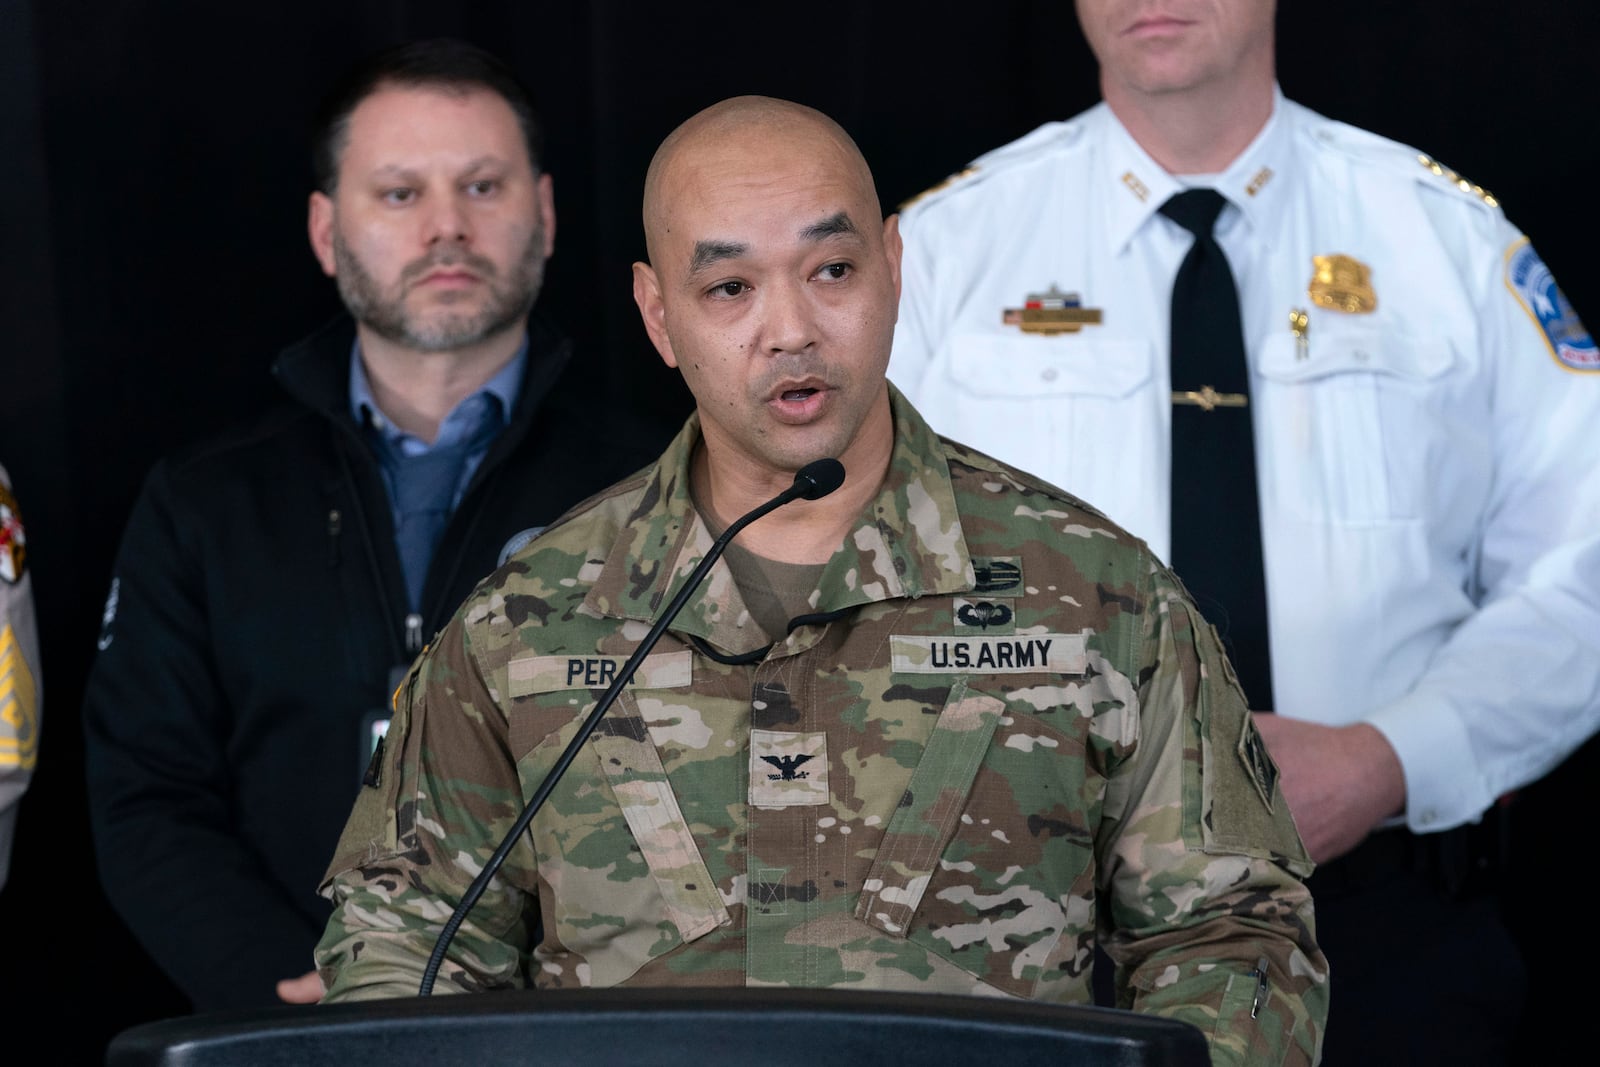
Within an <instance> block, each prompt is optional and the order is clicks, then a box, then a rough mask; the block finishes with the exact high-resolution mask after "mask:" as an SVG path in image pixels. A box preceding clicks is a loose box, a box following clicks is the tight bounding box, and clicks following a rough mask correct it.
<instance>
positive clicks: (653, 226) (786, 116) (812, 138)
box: [644, 96, 879, 267]
mask: <svg viewBox="0 0 1600 1067" xmlns="http://www.w3.org/2000/svg"><path fill="white" fill-rule="evenodd" d="M797 161H805V162H813V163H821V164H822V165H824V166H827V167H829V168H832V169H834V170H835V172H836V175H837V177H838V178H839V179H840V180H842V181H844V182H847V183H849V184H851V185H853V186H854V187H855V189H856V191H857V192H858V194H859V196H860V198H861V200H862V202H863V203H868V204H870V205H871V206H872V212H873V218H872V219H871V220H870V221H871V223H872V224H873V225H876V224H877V222H878V221H879V219H878V207H877V203H878V192H877V187H876V186H875V185H874V184H873V181H872V171H871V170H870V169H869V168H868V167H867V161H866V160H865V159H864V158H862V155H861V150H860V149H859V148H857V147H856V143H855V141H853V140H851V138H850V135H849V134H848V133H846V132H844V129H843V128H842V127H841V126H840V125H839V124H838V123H837V122H834V121H833V120H832V119H830V118H829V117H828V116H826V115H824V114H823V113H822V112H820V111H817V110H816V109H815V108H809V107H805V106H804V105H801V104H796V103H793V102H791V101H788V100H777V99H774V98H773V97H770V96H736V97H733V98H732V99H729V100H724V101H722V102H721V103H719V104H713V105H711V106H710V107H708V108H706V109H705V110H704V111H701V112H699V113H698V114H696V115H694V116H692V117H690V118H689V119H688V121H686V122H684V123H683V124H682V125H681V126H679V127H678V128H677V129H675V130H673V131H672V132H671V133H670V134H668V135H667V139H666V140H664V141H662V142H661V147H660V148H658V149H656V154H655V156H654V157H653V158H652V159H651V160H650V169H649V170H648V171H647V172H646V173H645V179H644V236H645V245H646V248H647V249H648V251H649V256H650V261H651V262H652V263H654V264H656V265H657V266H658V267H659V266H660V265H661V263H660V251H661V246H662V238H663V236H664V235H665V233H666V232H667V231H668V230H670V229H671V227H672V226H673V223H674V219H673V217H672V216H673V215H674V211H673V208H674V205H675V203H677V202H678V200H679V198H681V197H683V196H685V195H690V196H693V195H697V194H703V193H704V191H705V189H706V188H707V187H708V185H709V186H710V187H715V186H716V185H718V184H720V183H724V182H727V181H730V180H735V181H736V180H739V177H740V175H741V174H742V175H745V176H749V175H751V173H752V172H757V173H765V174H769V175H776V174H778V173H780V172H781V171H782V170H783V169H784V168H785V167H786V166H788V165H791V164H793V163H795V162H797ZM854 221H855V224H856V225H861V224H864V223H866V222H868V221H869V220H867V219H860V220H854Z"/></svg>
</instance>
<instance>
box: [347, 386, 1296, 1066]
mask: <svg viewBox="0 0 1600 1067" xmlns="http://www.w3.org/2000/svg"><path fill="white" fill-rule="evenodd" d="M894 416H895V422H896V445H895V452H894V455H893V458H892V460H891V465H890V470H889V474H888V477H887V480H886V481H885V483H884V485H883V487H882V490H881V492H880V493H879V495H878V497H877V498H876V500H875V501H874V502H873V503H872V504H871V505H870V506H869V508H868V509H867V511H866V512H864V514H863V515H862V518H861V522H860V525H859V526H857V527H856V529H855V531H854V532H853V533H852V534H851V536H850V537H849V538H848V539H847V541H846V543H845V544H843V545H842V546H841V547H840V548H839V550H838V551H837V553H836V554H835V555H834V557H833V559H832V560H831V562H829V563H828V565H827V566H826V568H825V569H824V571H823V574H822V577H821V579H820V581H819V583H818V589H817V590H816V591H815V592H814V593H813V600H812V606H813V608H814V613H813V614H810V615H807V616H804V617H802V618H799V619H796V620H794V621H793V622H792V623H791V627H792V628H791V631H790V633H789V634H788V636H787V637H786V638H785V639H784V640H782V641H780V642H778V643H776V644H774V645H772V646H771V647H770V648H767V647H763V646H765V645H766V643H767V638H766V637H765V636H764V635H763V634H762V633H761V631H760V629H759V628H758V627H756V626H755V625H754V624H752V623H751V622H750V618H749V615H748V613H747V612H746V611H745V609H744V607H743V605H742V603H741V600H740V596H739V591H738V589H737V588H736V586H735V584H734V582H733V579H732V576H731V574H730V572H729V571H728V569H727V567H726V565H725V564H724V563H722V562H719V563H718V564H717V565H716V567H715V568H713V570H712V571H711V574H710V576H709V578H708V580H707V582H706V586H705V589H704V590H703V592H702V593H701V594H700V595H699V596H698V597H697V598H694V599H691V600H690V602H689V605H688V606H687V607H686V608H685V609H684V611H683V613H682V614H681V615H680V616H679V617H678V619H677V621H676V622H675V623H674V624H673V626H672V627H671V628H670V629H669V630H668V631H667V633H666V634H665V636H664V637H663V638H662V640H661V642H660V644H658V645H657V646H656V649H655V651H654V652H652V653H651V654H650V656H649V657H648V658H646V660H645V661H644V664H643V666H642V667H641V669H640V670H639V672H638V674H637V675H636V677H635V680H634V683H633V684H632V685H631V686H630V687H629V688H628V689H627V690H625V691H624V694H623V696H622V698H621V699H620V700H619V701H618V702H617V704H616V705H615V706H614V707H613V709H612V710H611V712H610V713H609V714H608V715H607V717H606V719H605V720H603V721H602V723H601V725H600V728H599V729H598V730H597V731H596V733H595V735H594V736H593V737H592V738H591V740H590V742H589V743H588V745H587V746H586V751H583V752H580V753H579V755H578V758H577V761H576V762H575V763H574V764H573V766H572V767H571V769H570V770H569V772H568V773H567V775H566V776H565V778H564V779H563V780H562V781H561V783H560V784H559V786H558V787H557V788H556V789H555V791H554V793H553V794H552V796H551V798H550V801H549V803H548V804H547V805H546V806H545V808H544V810H543V811H542V812H541V813H540V814H539V815H538V817H537V818H536V819H535V820H534V823H533V826H532V829H531V832H530V834H529V835H526V836H525V837H524V840H523V842H522V843H521V844H520V845H519V846H518V847H517V848H516V850H515V851H513V852H512V853H511V856H510V859H509V861H508V862H507V864H506V866H505V867H504V868H503V869H502V870H501V872H500V874H499V875H498V877H497V878H496V879H495V880H494V881H492V882H491V884H490V886H489V889H488V891H487V892H486V893H485V894H484V896H483V897H482V899H481V900H480V901H479V902H478V904H477V906H476V908H475V909H474V910H473V912H472V913H471V914H470V916H469V917H468V919H467V921H466V923H465V924H464V925H463V926H462V928H461V931H460V933H459V934H458V935H457V936H456V939H455V941H454V943H453V944H452V946H451V950H450V956H449V958H448V959H447V961H446V963H445V965H444V968H443V970H442V971H441V973H440V983H439V987H440V989H450V990H456V991H459V990H466V989H470V990H477V989H485V988H491V987H514V986H524V985H533V986H538V987H542V988H557V987H578V986H616V985H625V984H627V985H641V986H647V985H700V986H718V985H724V986H725V985H736V986H737V985H797V986H853V987H857V988H862V989H885V990H923V991H928V992H947V993H948V992H955V993H972V994H991V995H996V994H997V995H1007V994H1009V995H1012V996H1018V997H1031V998H1038V999H1047V1000H1055V1001H1063V1002H1078V1003H1087V1002H1089V1001H1090V1000H1091V999H1092V998H1091V994H1090V968H1091V961H1092V959H1093V949H1094V945H1095V943H1096V939H1097V938H1100V939H1103V943H1104V944H1105V946H1106V949H1107V951H1108V952H1109V954H1110V955H1111V957H1112V958H1113V959H1114V960H1115V961H1116V962H1117V987H1118V991H1119V993H1118V995H1119V998H1120V1002H1121V1004H1122V1005H1123V1006H1126V1007H1132V1008H1135V1009H1137V1010H1141V1011H1148V1012H1153V1013H1157V1014H1161V1015H1167V1016H1173V1017H1176V1018H1180V1019H1184V1020H1187V1021H1189V1022H1192V1023H1194V1024H1195V1025H1197V1026H1199V1027H1200V1028H1201V1029H1202V1030H1203V1031H1204V1032H1205V1033H1206V1034H1207V1036H1208V1037H1209V1038H1210V1040H1211V1042H1212V1046H1213V1050H1214V1051H1213V1055H1214V1057H1215V1058H1216V1060H1217V1062H1228V1063H1233V1062H1246V1061H1248V1062H1250V1063H1279V1062H1292V1063H1308V1062H1311V1061H1312V1060H1313V1059H1314V1056H1315V1051H1316V1049H1317V1048H1318V1046H1319V1045H1320V1042H1321V1033H1322V1026H1323V1022H1324V1020H1325V1017H1326V1011H1327V984H1326V976H1327V966H1326V962H1325V961H1324V959H1323V957H1322V954H1321V952H1320V951H1319V949H1318V948H1317V946H1316V943H1315V940H1314V937H1313V923H1312V910H1311V901H1310V898H1309V896H1308V894H1307V892H1306V890H1305V888H1304V886H1303V885H1302V884H1301V882H1300V881H1299V879H1298V878H1297V875H1300V876H1303V875H1304V874H1305V873H1307V872H1308V870H1309V867H1310V864H1309V861H1308V860H1307V859H1306V856H1305V852H1304V849H1303V846H1302V845H1301V843H1300V840H1299V838H1298V836H1297V834H1296V832H1295V829H1294V825H1293V823H1292V821H1291V820H1290V817H1289V814H1288V810H1287V806H1286V805H1285V803H1284V800H1283V797H1282V795H1281V793H1280V792H1279V790H1278V789H1277V783H1276V771H1275V769H1274V768H1273V766H1272V764H1271V761H1270V759H1268V758H1267V756H1266V753H1265V752H1264V750H1263V748H1262V746H1261V743H1260V739H1259V735H1258V734H1257V733H1256V732H1255V730H1254V728H1253V726H1252V725H1251V723H1250V719H1249V716H1248V714H1247V712H1246V711H1245V705H1244V702H1243V698H1242V696H1241V695H1240V693H1239V690H1238V688H1237V684H1236V683H1235V682H1234V681H1233V679H1232V671H1231V669H1229V668H1228V667H1227V666H1226V662H1225V659H1224V657H1223V655H1222V653H1221V652H1220V651H1219V650H1218V644H1217V641H1216V638H1215V635H1214V634H1213V633H1212V631H1211V630H1210V629H1209V627H1207V626H1206V625H1205V624H1204V623H1203V621H1201V620H1200V616H1199V615H1198V614H1197V612H1196V611H1195V609H1194V608H1193V607H1192V606H1191V605H1190V603H1189V601H1188V600H1187V598H1186V596H1185V594H1184V592H1183V590H1182V587H1181V586H1180V585H1179V584H1178V583H1177V581H1176V580H1175V579H1174V578H1173V577H1172V575H1171V574H1170V573H1169V572H1168V571H1167V570H1165V569H1164V568H1163V567H1162V566H1161V564H1160V563H1159V562H1158V561H1157V560H1156V559H1155V558H1154V557H1152V556H1151V554H1150V553H1149V551H1148V550H1147V549H1146V548H1145V546H1144V545H1143V544H1142V543H1140V542H1138V541H1136V540H1134V539H1133V538H1131V537H1129V536H1128V535H1127V534H1125V533H1124V532H1122V531H1121V530H1119V529H1118V528H1116V527H1115V526H1113V525H1112V524H1111V523H1110V522H1108V521H1107V520H1106V519H1105V518H1103V517H1102V516H1101V515H1099V514H1098V513H1096V512H1094V511H1093V510H1091V509H1089V508H1087V507H1085V506H1084V505H1083V504H1082V503H1080V502H1078V501H1077V500H1075V499H1073V498H1071V497H1069V496H1067V495H1065V494H1063V493H1062V492H1061V491H1059V490H1057V489H1054V488H1052V487H1050V486H1048V485H1045V484H1043V483H1041V482H1039V481H1037V480H1035V479H1033V478H1031V477H1030V476H1028V475H1024V474H1021V473H1019V472H1017V471H1015V470H1012V469H1010V468H1008V467H1005V466H1003V465H1001V464H999V463H997V462H995V461H994V460H991V459H989V458H987V457H985V456H982V455H979V454H977V453H974V452H971V451H969V450H967V449H965V448H963V447H961V446H960V445H956V444H953V443H950V442H948V441H943V440H941V439H939V438H938V437H936V436H935V435H934V434H933V432H932V431H931V430H930V429H929V428H928V426H927V425H926V423H924V422H923V421H922V419H921V418H920V416H918V415H917V413H916V412H915V411H914V410H913V409H912V408H911V406H910V405H909V404H908V403H906V402H905V401H904V400H903V399H902V398H900V397H899V396H898V394H895V395H894ZM698 439H699V428H698V424H697V422H696V421H695V420H693V419H691V420H690V422H689V424H688V425H687V426H686V427H685V429H684V431H683V432H682V433H681V434H680V435H679V437H678V438H677V440H676V441H675V442H674V443H673V445H672V447H671V448H670V449H669V450H668V451H667V453H666V454H665V455H664V456H663V457H662V458H661V460H660V462H659V463H658V464H656V465H655V466H654V467H651V468H649V469H648V470H646V471H644V472H643V473H642V474H640V475H638V476H636V477H635V478H633V479H631V480H629V481H627V482H623V483H621V484H619V485H617V486H614V487H613V488H611V489H609V490H607V491H606V492H604V493H602V494H601V495H599V496H597V497H595V498H594V499H592V500H591V501H589V502H587V503H586V504H584V505H580V507H579V508H578V509H576V510H575V511H574V512H572V513H571V514H569V515H568V516H567V518H566V519H565V520H564V521H562V522H561V523H559V524H557V525H556V526H553V527H551V528H550V529H549V530H547V531H546V532H545V533H544V534H543V535H542V536H540V537H539V538H538V539H537V540H535V541H534V542H533V543H532V544H531V545H529V546H528V547H527V548H526V549H524V550H523V551H522V552H521V553H519V554H518V555H517V556H515V557H514V558H513V559H512V560H511V561H510V562H509V563H507V564H506V566H504V567H503V568H501V569H500V570H499V571H498V572H496V573H495V574H494V575H492V576H491V577H490V578H489V579H488V580H487V581H486V582H485V583H484V584H483V585H481V586H480V587H479V589H478V590H477V592H476V593H475V594H474V595H473V596H472V597H471V598H470V599H469V600H468V601H467V602H466V604H465V605H463V606H462V608H461V610H460V611H459V612H458V613H457V615H456V617H455V619H454V620H453V621H452V622H451V623H450V625H449V626H448V627H447V628H446V629H445V630H444V631H443V632H442V633H441V634H440V635H439V637H438V639H437V640H436V641H435V642H434V644H433V646H432V647H431V649H430V650H429V652H428V653H427V654H426V655H425V656H424V657H423V658H422V660H420V661H419V663H418V665H417V666H416V667H415V668H414V669H413V671H412V673H411V676H410V678H409V679H408V680H407V682H406V684H405V685H404V686H403V687H402V689H401V690H400V692H399V693H398V694H396V715H395V718H394V720H393V725H392V726H391V728H390V734H389V741H388V745H387V749H386V754H384V755H383V756H382V757H381V761H382V765H381V767H380V768H379V769H378V774H377V776H376V785H375V786H374V787H372V788H367V789H364V790H363V793H362V796H361V797H360V799H359V800H358V802H357V804H356V808H355V811H354V813H353V814H352V816H351V820H350V824H349V826H348V828H347V829H346V832H345V836H344V838H343V840H342V841H341V842H340V846H339V852H338V855H337V856H336V857H335V859H334V861H333V863H332V865H331V868H330V870H329V873H328V879H327V881H326V882H324V892H325V893H327V894H329V895H331V897H332V899H333V900H334V903H335V911H334V915H333V918H332V920H331V922H330V923H329V926H328V929H327V931H326V933H325V934H324V936H323V939H322V942H321V944H320V945H319V946H318V950H317V960H318V964H319V966H320V968H321V971H322V976H323V980H324V981H325V982H326V983H327V986H328V990H329V992H328V999H330V1000H342V999H356V998H361V997H381V996H410V995H413V994H414V993H415V992H416V988H417V984H418V980H419V977H420V974H421V971H422V968H423V965H424V963H425V962H426V960H427V958H428V955H429V953H430V952H431V950H432V947H433V943H434V940H435V938H436V936H437V934H438V932H439V930H440V928H441V926H442V925H443V923H444V921H445V919H446V918H448V916H449V913H450V911H451V908H452V907H453V906H454V904H455V903H456V902H457V901H458V900H459V899H460V898H461V895H462V893H463V891H464V890H465V889H466V887H467V885H468V883H469V882H470V881H471V880H472V878H473V877H474V876H475V875H476V873H477V872H478V871H479V870H480V869H481V866H482V863H483V862H484V860H485V859H486V858H487V857H488V856H489V855H490V854H491V853H492V852H493V851H494V849H495V847H496V846H497V844H498V843H499V841H500V840H501V838H502V837H503V836H504V834H505V833H506V832H507V830H508V829H509V827H510V825H511V823H512V822H513V821H515V819H516V816H517V815H518V813H519V810H520V808H521V805H522V803H523V800H524V798H525V797H527V796H530V795H531V794H532V792H533V790H534V789H535V788H536V787H537V786H538V784H539V783H540V781H541V780H542V779H543V777H544V775H545V773H546V771H548V770H549V769H550V768H551V766H552V765H553V764H554V763H555V761H556V760H557V758H558V757H559V756H560V754H561V752H562V751H563V749H564V748H565V747H566V745H567V743H568V742H569V741H570V740H571V738H572V737H573V735H574V734H575V733H576V731H577V729H578V727H579V725H580V723H581V721H582V719H583V718H584V716H585V714H586V713H587V712H588V711H589V710H590V709H592V708H593V706H594V701H595V700H596V699H597V698H598V697H599V696H600V694H601V693H602V692H603V691H604V690H605V688H606V687H607V686H608V685H609V684H610V682H611V680H612V678H613V676H614V674H613V672H614V671H615V670H616V669H617V667H618V666H620V665H621V663H622V661H623V659H624V658H625V657H626V656H627V655H628V653H629V652H631V651H632V650H633V649H634V648H635V647H636V646H637V644H638V642H639V641H640V640H641V639H642V637H643V636H644V634H645V632H646V630H647V629H648V626H649V624H650V623H651V622H652V621H653V620H654V618H655V617H656V615H657V614H658V612H659V611H660V610H661V608H662V606H663V605H664V604H665V603H666V602H667V601H668V600H669V599H670V595H671V594H672V593H673V592H675V590H676V588H677V586H678V585H679V584H680V583H681V582H682V581H683V580H684V578H685V577H686V576H687V575H688V573H689V572H690V571H691V570H692V569H693V567H694V565H695V564H696V563H697V562H698V561H699V560H700V559H701V558H702V557H703V555H704V554H705V552H706V551H707V550H708V549H709V547H710V545H711V540H712V538H711V536H710V534H709V533H708V532H707V529H706V526H705V524H704V523H703V522H702V521H701V519H700V517H699V516H698V514H697V513H696V512H695V510H694V508H693V506H692V504H691V503H690V497H689V492H688V484H687V479H688V471H689V468H690V464H689V460H690V456H691V454H692V452H693V449H694V447H695V445H696V443H697V441H698ZM369 780H370V777H369ZM536 931H542V932H541V933H539V935H538V937H539V939H538V941H537V943H535V942H534V940H533V938H534V936H535V932H536Z"/></svg>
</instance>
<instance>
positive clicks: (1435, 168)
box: [1417, 152, 1500, 207]
mask: <svg viewBox="0 0 1600 1067" xmlns="http://www.w3.org/2000/svg"><path fill="white" fill-rule="evenodd" d="M1417 162H1418V163H1421V164H1422V166H1423V167H1424V168H1425V169H1426V170H1427V171H1428V173H1430V174H1432V175H1433V176H1434V177H1436V178H1442V179H1443V180H1444V181H1445V182H1447V183H1449V184H1450V185H1454V186H1455V187H1456V188H1457V189H1458V190H1460V191H1461V192H1463V193H1466V194H1467V195H1469V196H1475V197H1477V198H1478V199H1479V200H1482V201H1483V202H1484V203H1485V204H1488V205H1489V206H1490V207H1499V206H1500V201H1499V200H1497V199H1495V196H1494V194H1493V193H1491V192H1489V190H1487V189H1485V188H1484V187H1483V186H1481V185H1478V184H1476V183H1475V182H1469V181H1468V180H1467V179H1465V178H1463V177H1462V176H1461V175H1459V174H1457V173H1456V172H1455V171H1453V170H1451V169H1450V168H1449V167H1447V166H1445V165H1444V164H1443V163H1440V162H1439V161H1438V160H1436V159H1434V158H1433V157H1432V156H1429V155H1427V154H1426V153H1423V152H1418V153H1417Z"/></svg>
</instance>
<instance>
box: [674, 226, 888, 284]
mask: <svg viewBox="0 0 1600 1067" xmlns="http://www.w3.org/2000/svg"><path fill="white" fill-rule="evenodd" d="M860 233H861V231H860V230H858V229H856V224H855V223H853V222H851V221H850V216H849V215H847V214H845V213H844V212H843V211H840V212H837V213H836V214H833V215H829V216H828V217H827V218H825V219H823V220H822V221H820V222H813V223H812V224H811V225H810V226H807V227H806V228H805V229H803V230H801V231H800V239H801V240H802V241H812V242H815V241H825V240H827V239H828V238H829V237H845V236H858V235H859V234H860ZM749 252H750V246H749V245H747V244H745V243H744V242H742V241H696V242H695V244H694V254H693V255H691V256H690V257H689V273H690V274H698V273H700V272H701V271H702V270H704V269H706V268H707V267H709V266H711V265H712V264H713V263H718V262H720V261H722V260H724V259H738V258H739V257H740V256H743V255H748V254H749Z"/></svg>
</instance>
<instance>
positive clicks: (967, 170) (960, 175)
mask: <svg viewBox="0 0 1600 1067" xmlns="http://www.w3.org/2000/svg"><path fill="white" fill-rule="evenodd" d="M976 173H978V168H977V167H976V166H972V167H963V168H962V169H961V170H958V171H956V172H955V173H954V174H952V175H950V177H948V178H946V179H945V180H944V181H942V182H939V183H938V184H937V185H930V186H928V187H927V188H926V189H924V190H922V192H920V193H918V194H917V195H916V196H913V197H910V198H909V199H906V200H902V201H901V202H900V207H899V210H901V211H905V210H906V209H907V208H910V207H911V206H913V205H915V204H919V203H921V202H922V201H924V200H926V199H927V198H928V197H930V196H933V195H934V194H935V193H942V192H944V191H945V190H946V189H949V188H950V187H951V186H953V185H955V184H956V183H958V182H960V181H962V180H964V179H966V178H970V177H972V176H973V175H974V174H976Z"/></svg>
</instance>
